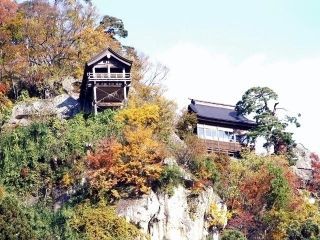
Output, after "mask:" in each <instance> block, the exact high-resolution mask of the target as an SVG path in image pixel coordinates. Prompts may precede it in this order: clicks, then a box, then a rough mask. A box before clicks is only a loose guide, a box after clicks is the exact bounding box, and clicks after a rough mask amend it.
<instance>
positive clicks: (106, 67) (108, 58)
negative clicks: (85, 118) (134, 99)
mask: <svg viewBox="0 0 320 240" xmlns="http://www.w3.org/2000/svg"><path fill="white" fill-rule="evenodd" d="M131 66H132V61H129V60H128V59H126V58H124V57H122V56H120V55H119V54H117V53H116V52H114V51H113V50H112V49H110V48H108V49H106V50H104V51H103V52H101V53H100V54H98V55H96V56H95V57H93V58H92V59H91V60H90V61H88V62H87V63H86V66H85V69H84V75H83V80H82V84H81V90H80V103H81V108H82V110H83V111H85V112H93V113H94V114H97V113H98V112H99V111H102V110H104V109H106V108H112V109H114V108H119V107H122V106H123V105H124V104H125V103H126V101H127V98H128V93H129V88H130V84H131V75H130V70H131Z"/></svg>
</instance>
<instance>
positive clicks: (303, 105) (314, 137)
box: [93, 0, 320, 152]
mask: <svg viewBox="0 0 320 240" xmlns="http://www.w3.org/2000/svg"><path fill="white" fill-rule="evenodd" d="M93 3H94V4H95V5H96V6H97V8H98V10H99V12H100V14H101V15H104V14H108V15H111V16H115V17H118V18H121V19H122V20H123V21H124V24H125V27H126V29H127V30H128V31H129V36H128V38H127V39H125V40H123V41H122V42H123V43H124V44H127V45H131V46H133V47H135V48H136V49H138V50H140V51H141V52H144V53H145V54H147V55H149V56H150V57H151V58H156V59H159V60H160V61H161V62H162V63H163V64H165V65H167V66H168V67H169V69H170V72H169V76H168V80H167V81H166V85H167V88H168V91H167V97H169V98H171V99H173V100H175V101H176V102H177V103H178V104H179V106H186V105H187V104H188V97H192V98H196V99H197V98H198V99H203V100H208V101H214V102H223V103H230V104H235V103H236V102H237V101H238V100H239V99H240V98H241V95H242V94H243V93H244V91H245V90H247V89H248V88H250V87H253V86H268V87H271V88H272V89H274V90H275V91H276V92H277V93H278V94H279V97H280V104H281V105H282V107H284V108H286V109H288V112H289V114H290V113H291V112H293V113H298V112H299V113H301V114H302V118H301V121H300V122H301V124H302V127H301V128H300V129H298V130H294V132H295V138H296V139H297V142H301V143H304V144H305V145H306V146H307V147H308V148H310V149H312V150H313V151H317V152H319V151H320V143H319V141H318V136H319V134H320V130H319V129H318V128H317V127H315V126H317V125H318V119H319V116H315V114H317V113H315V109H318V108H319V107H318V103H319V102H320V95H319V87H318V82H319V79H320V42H319V41H320V0H198V1H188V0H185V1H182V0H171V1H168V0H162V1H152V0H135V1H133V0H127V1H125V0H93ZM200 59H201V60H200ZM208 73H209V74H208ZM194 82H196V83H197V84H194Z"/></svg>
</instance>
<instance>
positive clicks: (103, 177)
mask: <svg viewBox="0 0 320 240" xmlns="http://www.w3.org/2000/svg"><path fill="white" fill-rule="evenodd" d="M116 120H117V121H118V122H119V123H121V124H123V125H124V127H123V135H122V136H121V138H120V139H119V140H118V141H116V140H105V141H103V142H102V143H101V144H100V146H99V147H98V150H97V151H96V153H95V154H93V155H90V156H89V157H88V161H89V166H90V167H91V168H92V171H91V173H90V179H91V186H92V188H93V189H95V190H96V191H98V192H103V193H105V192H107V193H108V192H109V193H112V196H113V197H116V198H117V197H120V196H124V195H127V196H130V195H140V194H143V193H147V192H149V190H150V188H151V186H152V183H153V181H155V180H156V179H158V178H159V177H160V173H161V171H162V165H161V161H162V159H163V157H164V152H163V145H162V144H161V142H159V141H158V140H157V139H156V135H155V129H156V126H157V122H158V121H159V108H158V107H157V106H156V105H148V104H146V105H144V106H142V107H139V108H127V109H124V110H121V111H119V113H118V114H117V116H116ZM124 190H126V191H124Z"/></svg>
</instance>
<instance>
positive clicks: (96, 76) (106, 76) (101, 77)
mask: <svg viewBox="0 0 320 240" xmlns="http://www.w3.org/2000/svg"><path fill="white" fill-rule="evenodd" d="M87 76H88V79H89V81H106V80H108V81H119V80H122V81H123V80H125V81H130V80H131V74H130V73H91V72H89V73H87Z"/></svg>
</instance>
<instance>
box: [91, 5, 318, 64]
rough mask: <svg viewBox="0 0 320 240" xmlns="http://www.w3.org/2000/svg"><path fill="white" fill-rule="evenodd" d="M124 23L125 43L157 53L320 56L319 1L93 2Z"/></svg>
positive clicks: (148, 52)
mask: <svg viewBox="0 0 320 240" xmlns="http://www.w3.org/2000/svg"><path fill="white" fill-rule="evenodd" d="M93 3H94V4H95V5H96V6H97V8H98V10H99V12H100V14H102V15H103V14H108V15H112V16H115V17H118V18H121V19H122V20H123V21H124V23H125V26H126V28H127V30H128V31H129V37H128V38H127V39H126V40H125V41H124V42H125V43H127V44H129V45H133V46H134V47H136V48H138V49H139V50H141V51H143V52H145V53H146V54H149V55H153V54H157V53H159V52H161V51H163V50H165V49H166V48H168V47H170V46H171V45H174V44H175V43H176V42H181V41H188V42H194V43H198V44H199V45H202V46H207V47H209V48H210V49H211V50H213V51H215V52H223V53H228V54H232V55H233V56H234V57H238V58H242V57H246V56H249V55H252V54H255V53H256V52H259V53H266V54H267V55H268V56H270V57H272V58H273V57H276V58H277V57H282V58H286V59H296V58H300V57H302V56H315V55H318V54H319V53H320V44H319V40H320V1H319V0H264V1H259V0H241V1H240V0H198V1H182V0H171V1H168V0H162V1H150V0H136V1H132V0H127V1H125V0H122V1H120V0H93Z"/></svg>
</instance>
